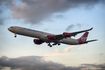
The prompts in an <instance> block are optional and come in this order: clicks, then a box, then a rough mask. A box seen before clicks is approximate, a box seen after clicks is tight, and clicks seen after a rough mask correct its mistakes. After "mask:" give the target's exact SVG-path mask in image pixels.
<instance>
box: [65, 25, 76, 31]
mask: <svg viewBox="0 0 105 70" xmlns="http://www.w3.org/2000/svg"><path fill="white" fill-rule="evenodd" d="M73 27H74V25H73V24H71V25H69V26H68V27H67V28H66V29H65V30H66V31H70V29H72V28H73Z"/></svg>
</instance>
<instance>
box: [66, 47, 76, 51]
mask: <svg viewBox="0 0 105 70" xmlns="http://www.w3.org/2000/svg"><path fill="white" fill-rule="evenodd" d="M74 47H75V46H71V47H67V48H65V51H66V52H69V51H70V49H72V48H74Z"/></svg>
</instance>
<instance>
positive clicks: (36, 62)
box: [0, 56, 105, 70]
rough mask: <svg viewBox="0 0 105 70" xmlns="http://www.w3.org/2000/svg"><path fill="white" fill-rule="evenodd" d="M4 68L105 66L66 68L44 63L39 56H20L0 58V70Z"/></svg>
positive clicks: (54, 69)
mask: <svg viewBox="0 0 105 70" xmlns="http://www.w3.org/2000/svg"><path fill="white" fill-rule="evenodd" d="M5 67H10V70H15V69H16V70H17V69H20V70H82V69H84V68H85V69H86V68H89V67H91V68H92V67H93V68H98V69H99V68H100V69H101V70H104V69H105V64H81V66H78V67H71V66H68V67H66V66H65V65H63V64H60V63H55V62H52V61H45V60H44V59H43V57H40V56H22V57H17V58H8V57H7V56H2V57H1V58H0V69H1V70H2V69H3V70H4V68H5Z"/></svg>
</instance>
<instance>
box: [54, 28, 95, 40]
mask: <svg viewBox="0 0 105 70" xmlns="http://www.w3.org/2000/svg"><path fill="white" fill-rule="evenodd" d="M92 29H93V28H90V29H87V30H82V31H77V32H71V33H67V32H64V33H63V34H59V35H54V37H56V39H57V40H61V39H63V38H67V37H71V36H76V35H77V34H79V33H82V32H86V31H90V30H92Z"/></svg>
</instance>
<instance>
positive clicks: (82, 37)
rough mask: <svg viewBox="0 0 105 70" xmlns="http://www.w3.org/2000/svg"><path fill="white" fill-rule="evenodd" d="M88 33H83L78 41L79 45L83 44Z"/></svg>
mask: <svg viewBox="0 0 105 70" xmlns="http://www.w3.org/2000/svg"><path fill="white" fill-rule="evenodd" d="M88 33H89V32H85V33H84V34H83V35H82V36H81V37H80V38H79V39H78V42H79V44H82V43H84V42H85V41H86V39H87V36H88Z"/></svg>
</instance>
